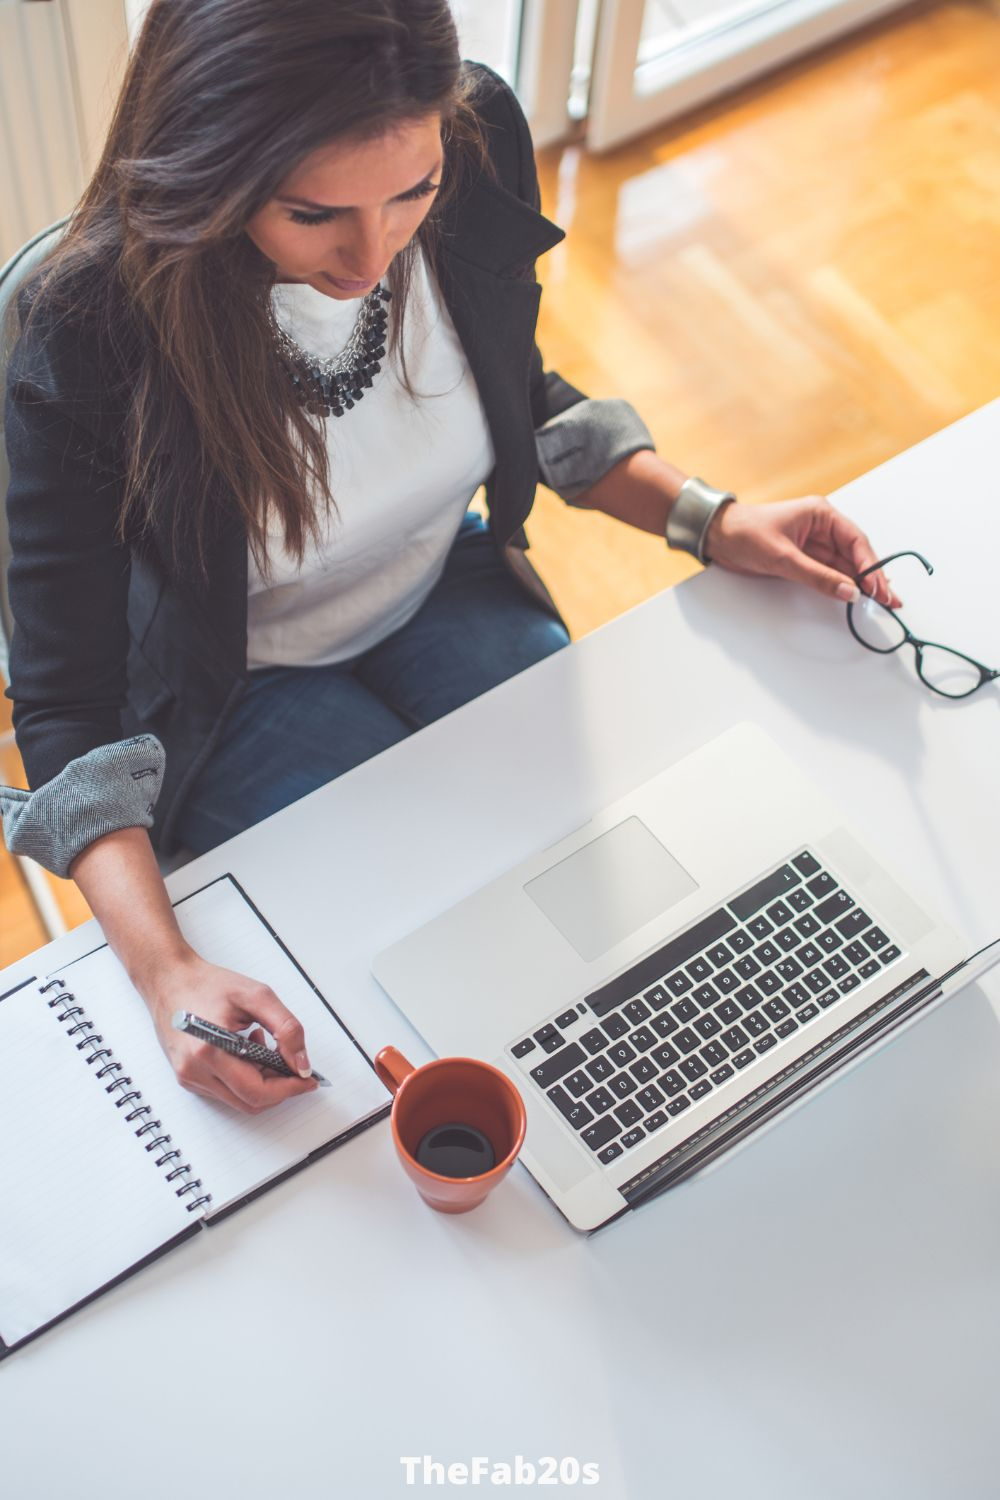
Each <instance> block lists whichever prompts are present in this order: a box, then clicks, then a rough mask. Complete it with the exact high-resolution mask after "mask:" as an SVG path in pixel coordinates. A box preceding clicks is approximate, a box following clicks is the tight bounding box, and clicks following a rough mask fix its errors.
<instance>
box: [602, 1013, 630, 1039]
mask: <svg viewBox="0 0 1000 1500" xmlns="http://www.w3.org/2000/svg"><path fill="white" fill-rule="evenodd" d="M628 1029H629V1025H628V1022H627V1021H626V1019H625V1017H624V1016H620V1015H619V1014H618V1012H617V1011H612V1013H611V1015H610V1016H605V1018H604V1020H603V1021H602V1022H601V1030H602V1031H603V1032H604V1033H605V1035H606V1036H607V1037H608V1039H609V1040H610V1041H612V1042H614V1041H617V1040H618V1038H619V1037H620V1036H624V1035H625V1033H626V1031H628Z"/></svg>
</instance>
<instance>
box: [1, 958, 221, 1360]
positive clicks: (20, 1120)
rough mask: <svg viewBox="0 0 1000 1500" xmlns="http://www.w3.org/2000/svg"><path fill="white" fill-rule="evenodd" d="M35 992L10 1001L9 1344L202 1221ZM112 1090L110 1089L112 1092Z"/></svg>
mask: <svg viewBox="0 0 1000 1500" xmlns="http://www.w3.org/2000/svg"><path fill="white" fill-rule="evenodd" d="M54 993H55V991H49V992H48V993H47V994H45V995H42V994H39V991H38V986H37V984H35V983H31V984H30V985H27V986H26V987H25V988H24V989H21V990H17V991H15V993H14V994H12V995H8V996H7V997H6V999H4V1000H0V1337H2V1338H3V1340H4V1342H5V1343H7V1344H15V1343H17V1341H18V1340H19V1339H22V1338H25V1337H26V1336H27V1335H28V1334H29V1333H34V1331H35V1330H36V1329H37V1328H41V1327H43V1326H44V1324H46V1323H48V1322H50V1321H51V1320H52V1319H53V1318H55V1317H58V1316H59V1314H60V1313H62V1312H65V1311H66V1309H67V1308H69V1307H72V1306H74V1305H75V1304H76V1303H77V1302H79V1301H81V1300H82V1298H84V1297H87V1296H89V1295H90V1293H91V1292H96V1291H97V1290H98V1289H99V1288H100V1287H102V1286H104V1285H105V1283H106V1282H108V1281H111V1280H113V1279H114V1277H116V1276H119V1275H120V1274H121V1273H122V1272H123V1271H126V1270H128V1268H129V1267H130V1266H133V1265H135V1263H136V1262H137V1261H140V1260H142V1259H143V1257H144V1256H146V1255H149V1254H151V1253H152V1252H153V1251H154V1250H156V1249H158V1248H159V1247H160V1246H161V1245H163V1244H165V1243H166V1242H167V1241H168V1240H170V1239H172V1238H173V1237H174V1235H176V1234H178V1233H180V1231H181V1230H183V1229H186V1228H188V1227H189V1225H190V1223H191V1219H192V1215H190V1214H188V1213H187V1212H186V1211H185V1208H184V1204H183V1202H182V1201H181V1200H179V1199H177V1198H176V1197H175V1196H174V1194H173V1192H172V1191H171V1188H170V1184H169V1183H167V1182H165V1181H164V1180H163V1173H162V1171H158V1170H157V1168H156V1167H155V1166H154V1165H153V1162H152V1160H151V1159H150V1157H149V1156H148V1155H147V1154H146V1152H145V1151H144V1150H143V1145H142V1142H141V1141H139V1140H137V1139H136V1138H135V1136H134V1135H133V1133H132V1127H130V1126H129V1125H126V1124H125V1122H124V1120H123V1119H122V1115H121V1113H120V1112H119V1111H118V1110H116V1109H115V1107H114V1103H113V1096H112V1097H109V1096H108V1095H107V1094H106V1093H105V1092H104V1087H103V1084H102V1082H101V1080H99V1079H98V1078H96V1077H95V1074H94V1069H93V1068H88V1066H87V1064H86V1062H85V1058H86V1055H87V1052H86V1050H84V1051H83V1052H78V1051H77V1050H76V1042H77V1041H78V1040H79V1036H77V1037H75V1038H74V1037H70V1036H67V1034H66V1033H67V1027H66V1026H65V1025H62V1024H60V1022H59V1020H58V1014H59V1012H58V1011H57V1010H53V1009H50V1007H49V1006H48V1004H47V1001H48V1000H49V999H50V998H51V997H52V995H53V994H54ZM105 1081H106V1080H105Z"/></svg>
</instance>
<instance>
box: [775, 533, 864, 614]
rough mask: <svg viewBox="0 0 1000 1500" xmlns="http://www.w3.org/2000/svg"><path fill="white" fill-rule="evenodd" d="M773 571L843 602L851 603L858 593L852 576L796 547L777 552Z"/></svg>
mask: <svg viewBox="0 0 1000 1500" xmlns="http://www.w3.org/2000/svg"><path fill="white" fill-rule="evenodd" d="M775 571H776V572H777V573H778V575H779V577H781V578H787V579H789V580H790V581H791V582H793V583H802V584H805V586H806V587H807V588H810V589H813V590H815V592H816V593H819V594H825V595H826V596H827V597H828V598H833V599H839V600H840V601H841V603H843V604H849V603H851V602H852V601H853V600H854V599H856V598H857V595H858V588H857V584H856V583H855V582H854V579H853V578H850V577H849V576H848V575H847V574H846V573H842V572H840V571H839V570H838V569H837V568H828V567H827V566H826V565H825V564H824V563H821V562H818V561H817V560H816V559H815V558H813V557H810V556H809V554H808V553H807V552H803V551H801V550H800V549H799V548H798V547H792V548H790V549H789V550H788V551H784V552H781V553H779V554H778V557H777V559H776V568H775Z"/></svg>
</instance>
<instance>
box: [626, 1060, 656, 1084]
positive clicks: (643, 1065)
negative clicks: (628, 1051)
mask: <svg viewBox="0 0 1000 1500" xmlns="http://www.w3.org/2000/svg"><path fill="white" fill-rule="evenodd" d="M629 1072H630V1073H631V1074H632V1077H633V1078H634V1079H635V1081H636V1083H648V1082H649V1080H650V1079H651V1078H655V1077H656V1075H657V1073H658V1072H659V1069H658V1068H657V1067H656V1066H655V1065H654V1064H653V1063H651V1062H650V1060H649V1058H648V1057H640V1059H639V1061H638V1062H634V1063H630V1064H629Z"/></svg>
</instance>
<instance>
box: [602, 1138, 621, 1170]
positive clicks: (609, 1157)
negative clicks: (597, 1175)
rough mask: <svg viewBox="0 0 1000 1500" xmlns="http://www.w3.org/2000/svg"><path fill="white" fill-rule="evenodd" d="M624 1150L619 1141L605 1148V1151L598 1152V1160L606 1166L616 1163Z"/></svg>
mask: <svg viewBox="0 0 1000 1500" xmlns="http://www.w3.org/2000/svg"><path fill="white" fill-rule="evenodd" d="M621 1154H622V1148H621V1147H620V1146H619V1144H618V1142H617V1141H612V1142H611V1145H610V1146H605V1148H604V1150H603V1151H598V1153H597V1160H598V1161H602V1162H603V1163H604V1165H605V1166H607V1165H608V1163H609V1162H612V1161H614V1159H615V1157H616V1156H621Z"/></svg>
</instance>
